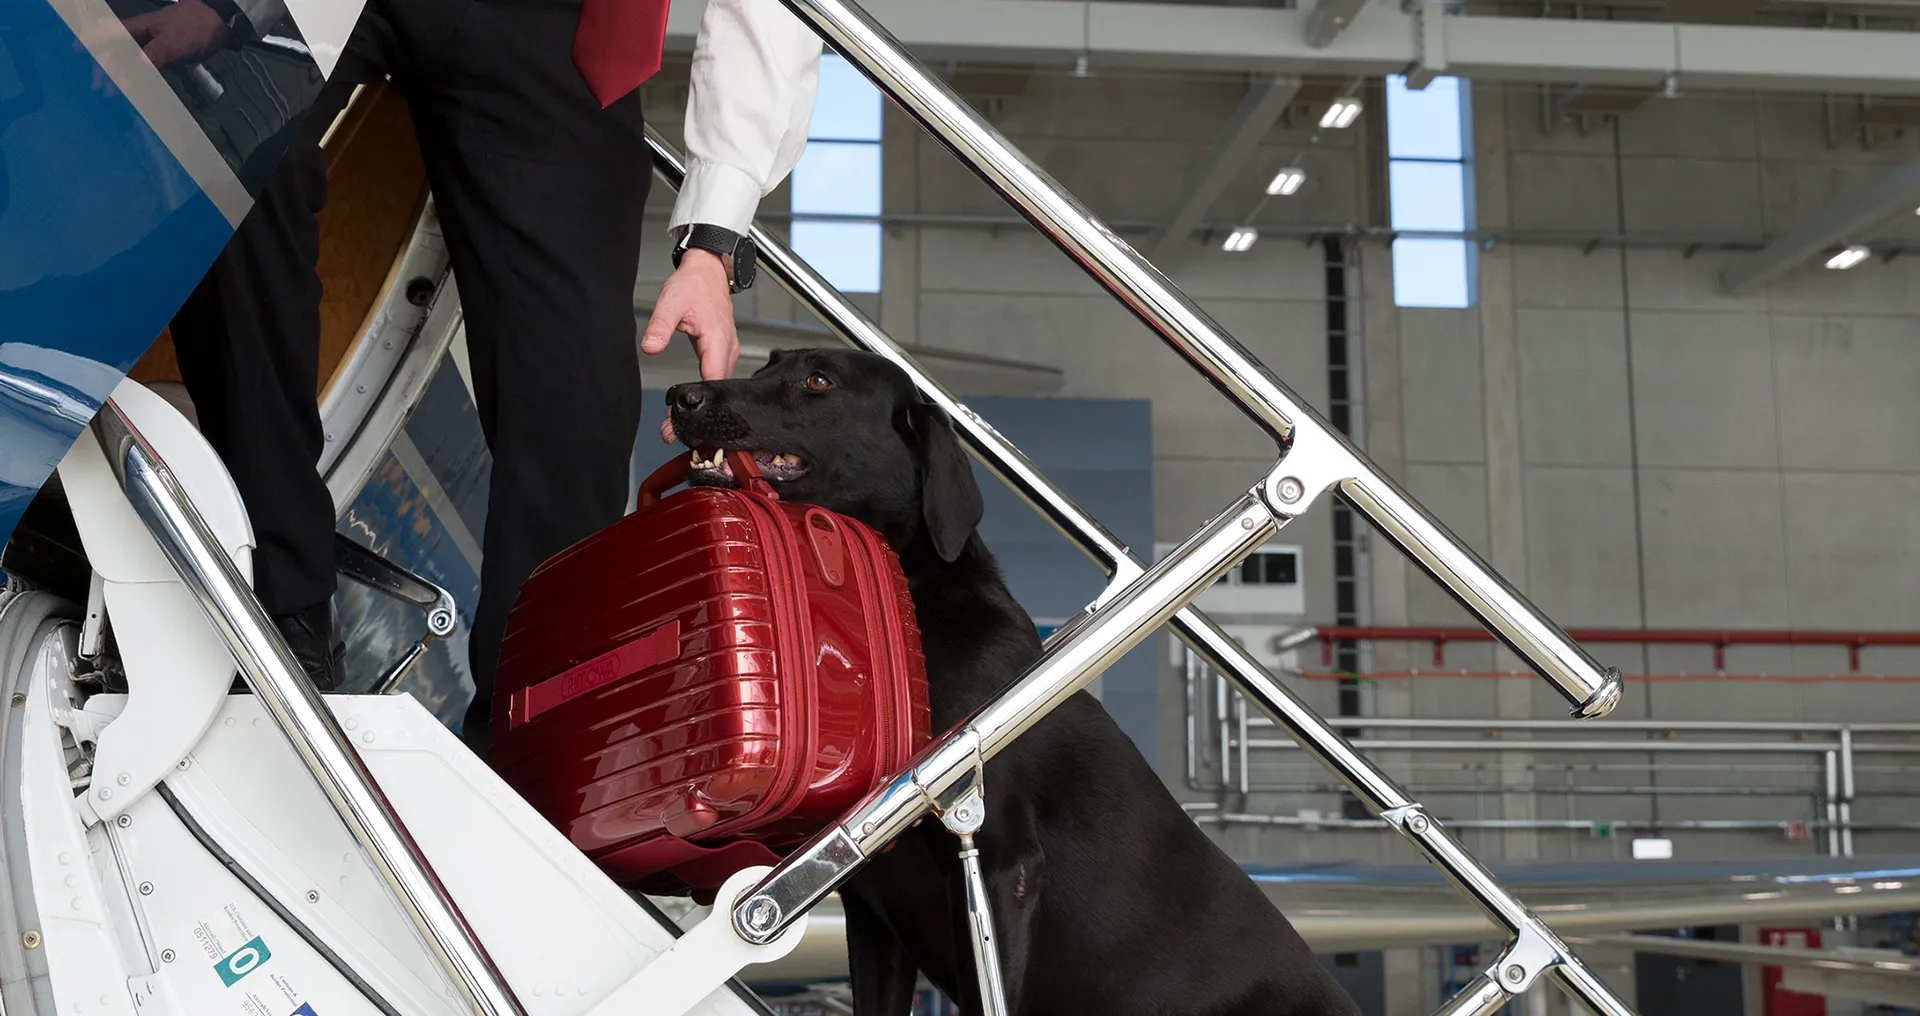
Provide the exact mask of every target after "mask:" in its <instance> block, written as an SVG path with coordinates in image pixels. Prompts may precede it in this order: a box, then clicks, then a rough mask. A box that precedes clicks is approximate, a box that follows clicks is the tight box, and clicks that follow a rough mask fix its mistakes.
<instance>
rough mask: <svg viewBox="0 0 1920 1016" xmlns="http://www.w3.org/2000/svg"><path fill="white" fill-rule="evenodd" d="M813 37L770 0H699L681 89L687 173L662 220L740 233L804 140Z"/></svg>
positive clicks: (816, 44)
mask: <svg viewBox="0 0 1920 1016" xmlns="http://www.w3.org/2000/svg"><path fill="white" fill-rule="evenodd" d="M819 89H820V37H819V36H817V35H815V34H813V32H812V31H811V30H810V29H808V28H807V27H806V26H805V25H803V24H801V23H800V19H799V18H796V17H794V15H793V12H791V11H789V10H787V8H786V5H784V4H782V3H781V2H780V0H707V9H706V13H705V14H703V15H702V16H701V18H700V35H699V37H698V39H697V41H695V43H694V47H693V79H692V85H691V87H690V89H689V94H688V97H687V131H686V137H687V179H686V183H685V184H684V185H683V186H682V187H681V188H680V198H679V200H678V201H677V202H675V203H674V206H673V217H672V218H671V219H670V220H669V221H668V225H669V226H670V227H671V228H672V229H674V230H675V231H676V232H677V231H678V230H679V228H680V227H682V226H686V225H690V224H696V223H697V224H705V225H714V226H723V227H725V228H727V229H730V230H733V231H734V232H736V233H739V234H742V235H745V234H746V232H747V226H748V225H749V224H750V223H751V222H752V221H753V213H754V211H755V210H756V209H757V208H758V207H759V206H760V199H761V198H764V197H766V196H767V195H768V194H769V193H770V192H772V190H773V189H774V188H775V187H778V186H779V185H780V181H782V180H784V179H786V177H787V174H788V173H790V172H792V171H793V167H794V164H795V163H797V162H799V161H800V153H801V152H803V151H805V150H806V147H807V126H808V124H809V123H810V122H811V121H812V119H813V103H814V98H815V96H816V95H817V94H818V92H819Z"/></svg>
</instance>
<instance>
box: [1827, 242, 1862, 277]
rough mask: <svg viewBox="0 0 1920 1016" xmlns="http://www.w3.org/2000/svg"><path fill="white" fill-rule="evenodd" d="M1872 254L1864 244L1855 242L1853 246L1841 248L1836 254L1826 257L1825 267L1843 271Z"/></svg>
mask: <svg viewBox="0 0 1920 1016" xmlns="http://www.w3.org/2000/svg"><path fill="white" fill-rule="evenodd" d="M1872 256H1873V252H1872V251H1870V250H1868V249H1867V248H1866V247H1865V246H1863V245H1861V244H1857V243H1856V244H1854V245H1853V246H1851V247H1848V248H1847V249H1846V250H1843V251H1841V252H1839V253H1838V254H1835V255H1834V256H1832V257H1830V258H1828V259H1827V267H1828V268H1831V269H1833V270H1834V271H1836V272H1844V271H1846V270H1847V269H1849V268H1852V267H1853V266H1855V265H1857V264H1859V263H1860V262H1862V261H1865V260H1866V259H1868V258H1870V257H1872Z"/></svg>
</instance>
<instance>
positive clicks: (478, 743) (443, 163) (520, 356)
mask: <svg viewBox="0 0 1920 1016" xmlns="http://www.w3.org/2000/svg"><path fill="white" fill-rule="evenodd" d="M578 18H579V0H485V2H480V0H370V2H369V3H368V5H367V8H366V12H365V14H363V15H362V19H361V23H360V25H359V27H358V29H357V30H356V31H355V33H354V36H353V40H352V41H351V42H350V43H349V45H348V49H347V52H346V54H345V55H343V56H342V58H341V61H340V64H339V65H338V67H337V68H336V71H335V73H334V76H333V79H332V81H331V83H330V86H329V87H330V88H331V89H338V88H340V87H342V86H349V85H351V84H352V83H354V82H361V81H373V80H377V79H378V78H379V77H380V76H381V75H383V74H387V75H391V77H392V80H393V83H394V84H395V85H396V86H397V87H398V88H399V89H400V91H401V92H402V94H404V95H405V97H406V99H407V103H408V106H409V108H410V110H411V112H412V115H413V121H414V126H415V130H416V131H417V133H418V136H419V142H420V148H421V153H422V155H423V156H424V158H425V162H426V167H427V178H428V183H429V186H430V187H431V189H432V191H433V196H434V201H435V204H436V207H437V209H438V212H439V216H440V221H441V227H442V229H443V231H444V233H445V235H446V239H447V244H448V250H449V253H450V255H451V259H452V264H453V272H454V280H455V282H456V284H457V286H458V289H459V293H460V301H461V305H462V308H463V310H464V312H465V315H466V333H467V346H468V353H469V360H470V363H471V366H472V369H473V383H474V395H475V398H476V401H477V403H478V408H479V414H480V424H481V428H482V429H483V430H484V431H485V434H486V439H487V443H488V445H489V447H490V448H491V450H492V453H493V474H492V480H491V487H490V491H489V501H488V506H487V525H486V534H485V538H484V541H483V544H484V546H483V551H484V554H485V560H484V562H483V564H482V566H481V577H480V581H481V595H480V602H479V604H478V605H477V606H476V608H475V618H474V625H473V631H472V633H471V638H470V642H469V645H470V659H471V664H472V673H473V679H474V685H475V695H474V701H473V704H472V706H471V707H469V709H468V711H467V715H466V719H465V723H464V726H463V731H462V732H463V735H464V736H465V738H466V739H467V741H468V743H469V744H471V745H473V746H474V747H475V748H476V749H482V750H483V749H484V748H485V745H486V735H487V724H488V718H489V715H490V711H491V705H492V698H493V676H494V670H495V668H496V666H497V664H498V662H499V654H500V639H501V635H502V633H503V631H504V629H505V625H506V616H507V611H508V608H510V607H511V606H512V604H513V600H514V597H515V596H516V595H517V594H518V592H519V589H520V586H521V584H522V583H523V582H524V581H525V580H526V578H527V576H528V575H530V574H531V573H532V572H533V569H534V568H535V567H536V566H538V565H539V564H540V562H542V561H544V560H546V559H547V558H548V557H551V556H552V555H554V554H555V553H558V552H559V551H561V550H563V549H565V548H566V547H567V546H568V545H570V544H572V543H574V542H576V541H578V540H579V539H581V538H583V537H585V536H587V535H589V534H591V533H592V532H594V531H595V530H597V529H600V528H602V527H604V526H606V525H607V524H609V523H611V522H613V521H614V520H615V519H617V518H619V517H620V515H621V513H622V511H624V509H625V506H626V500H627V482H628V465H629V462H630V460H631V455H632V450H633V442H634V438H635V436H636V432H637V431H638V429H639V424H640V365H639V356H638V350H637V348H636V345H635V338H636V336H635V322H634V310H633V288H634V279H635V276H636V275H637V274H638V270H639V256H640V226H641V219H642V215H643V212H644V208H645V205H646V200H647V192H648V189H649V186H650V184H651V181H652V161H651V158H650V156H649V154H648V151H647V148H646V143H645V138H644V134H643V130H642V124H641V116H640V97H639V95H638V94H637V93H636V94H633V95H629V96H627V97H626V98H625V99H622V100H620V101H619V102H617V103H615V104H614V105H612V106H611V107H608V108H606V109H602V108H600V104H599V103H598V102H597V101H595V100H594V98H593V97H592V95H591V93H589V92H588V91H587V87H586V84H585V82H583V81H582V80H581V78H580V75H579V72H578V70H577V69H576V68H575V67H574V64H573V58H572V46H573V33H574V26H575V24H576V23H577V21H578ZM297 147H300V148H302V149H303V152H302V153H301V154H298V155H290V156H289V158H288V160H287V162H286V163H285V164H284V166H285V168H284V169H283V170H282V172H281V174H280V175H279V176H278V177H276V178H275V180H274V183H273V188H278V187H280V186H281V185H283V184H285V185H288V189H289V190H291V191H293V192H295V194H296V195H297V197H296V196H293V195H288V196H285V197H284V198H283V197H282V196H281V195H277V194H276V195H275V200H274V201H273V202H271V203H268V202H263V203H262V205H261V206H260V207H257V208H256V209H255V212H256V214H258V213H259V212H260V211H261V209H262V208H269V207H270V208H272V209H278V211H269V212H268V213H267V216H266V218H268V219H277V217H278V216H280V215H281V214H285V215H286V216H287V217H288V218H290V219H293V220H298V222H297V228H292V229H286V230H283V231H286V232H289V233H300V232H301V230H305V229H307V228H310V227H311V223H312V214H313V212H314V211H317V210H318V208H319V207H320V200H319V199H317V198H315V197H314V194H315V190H314V182H313V179H312V175H311V174H310V173H305V172H303V171H302V170H301V168H300V167H301V166H302V165H304V163H303V162H302V161H300V160H302V159H304V158H306V157H307V155H306V153H305V151H304V150H305V149H306V148H308V147H312V151H313V153H315V154H317V151H318V149H317V146H307V145H304V144H303V145H301V146H297ZM321 186H322V187H324V181H322V182H321ZM273 188H270V190H271V189H273ZM283 206H284V207H283ZM252 220H253V216H249V218H248V226H251V225H252ZM276 231H282V230H281V227H279V226H278V225H277V224H276V225H274V226H272V227H263V228H262V229H261V230H258V231H256V230H251V229H247V228H243V230H242V232H241V233H239V234H236V236H235V239H234V242H233V244H231V245H230V246H229V247H228V248H227V250H226V251H225V252H224V253H223V254H222V255H221V258H220V263H219V264H217V265H216V266H215V268H214V270H213V273H212V275H211V276H210V279H212V280H213V281H214V282H215V283H216V284H217V283H218V281H219V279H221V278H224V277H225V276H224V275H223V273H229V274H231V273H254V274H256V275H257V276H259V277H262V278H263V279H264V278H268V277H270V278H271V279H273V280H276V281H275V282H274V283H272V284H267V283H264V282H263V284H261V285H259V286H257V287H254V288H252V289H248V290H243V291H232V290H229V289H228V288H227V287H222V288H221V290H220V292H219V294H218V296H219V297H220V305H221V306H222V307H223V308H225V307H226V306H227V305H228V304H229V302H230V300H229V297H230V296H231V298H232V299H231V302H234V303H239V304H241V305H243V306H246V307H249V308H251V309H249V310H242V311H233V310H226V311H224V316H225V319H226V320H228V321H230V322H231V321H233V320H235V319H236V318H237V319H239V320H240V323H241V324H242V325H243V326H244V327H243V328H233V327H228V328H225V329H217V328H216V329H209V330H208V331H210V332H215V333H221V334H220V335H219V337H217V338H215V339H213V340H211V344H212V345H213V346H215V347H216V348H215V355H217V356H221V357H225V358H226V362H228V363H230V364H232V365H233V366H232V367H231V369H230V370H229V371H227V372H225V373H223V374H221V375H220V376H218V377H213V376H212V375H213V373H214V372H213V371H208V370H205V369H204V368H206V367H207V366H208V365H207V363H206V362H205V361H201V362H200V363H198V364H197V366H199V367H201V368H203V369H201V370H197V371H194V372H195V373H197V374H199V375H200V377H199V379H198V380H197V381H195V382H191V384H192V385H193V388H194V392H193V394H194V398H195V401H196V403H198V402H199V399H200V390H202V389H208V388H209V385H210V384H211V386H212V387H213V388H217V389H218V390H219V393H218V394H215V395H214V396H213V398H214V401H216V402H219V400H220V399H222V398H225V399H227V400H228V402H226V403H224V404H225V405H229V406H232V405H240V406H243V407H245V408H243V409H242V410H241V411H239V412H238V413H237V414H236V415H237V417H242V419H236V421H235V425H234V426H233V428H232V432H231V433H230V434H229V435H228V436H227V437H219V436H216V437H215V438H214V440H215V444H216V447H218V448H219V450H220V452H221V455H222V457H223V458H225V459H226V460H227V462H228V465H229V468H230V469H232V470H233V472H234V473H235V475H236V477H238V476H241V475H247V474H250V473H252V472H256V471H257V472H258V473H259V475H260V476H261V479H260V481H259V482H257V483H252V484H247V483H243V485H242V488H241V492H242V495H243V496H244V497H245V498H246V499H247V505H248V508H249V511H250V513H251V514H252V515H253V517H254V524H255V526H256V528H258V529H260V530H261V531H262V532H263V534H264V533H265V532H266V531H268V530H275V531H276V532H275V535H273V536H271V537H269V536H265V535H263V536H262V538H261V540H260V542H261V544H262V553H261V557H262V558H263V561H262V565H263V568H264V570H266V571H273V572H283V573H285V574H288V575H290V576H299V577H302V578H303V579H305V578H313V577H315V576H317V575H319V574H320V573H321V572H324V573H326V574H327V575H328V576H329V578H328V579H326V580H325V581H314V582H309V583H307V584H305V585H299V584H297V583H296V586H297V588H298V591H299V594H300V595H312V594H319V595H321V596H324V595H326V594H327V593H329V592H330V591H331V589H332V585H331V578H330V576H331V572H332V560H333V557H332V545H331V543H330V542H329V541H331V539H332V510H331V505H330V504H327V503H324V498H325V497H326V492H325V490H324V488H322V487H320V486H318V484H317V482H315V481H312V480H311V479H310V478H309V476H308V474H311V473H312V472H313V469H312V463H313V462H314V461H315V459H316V458H317V455H318V450H319V444H318V441H319V440H320V430H319V421H318V414H317V412H316V409H315V402H314V399H313V377H314V372H315V369H316V368H315V367H314V366H313V359H314V357H315V356H316V355H317V354H316V352H315V349H316V339H317V320H318V318H317V314H318V296H317V283H315V286H314V292H313V293H308V292H307V291H306V290H305V289H304V288H303V287H304V286H305V284H306V280H307V279H308V278H310V277H311V276H312V274H313V265H314V260H313V254H311V253H309V252H311V251H317V249H318V244H317V232H315V233H314V236H315V237H316V242H315V243H314V244H311V245H308V246H305V247H302V246H301V245H299V244H297V243H279V242H274V238H273V236H271V235H269V236H268V237H266V238H262V237H260V236H258V235H256V233H269V234H273V233H275V232H276ZM301 236H304V233H301ZM248 266H250V267H248ZM276 285H283V286H285V287H286V288H284V289H279V290H277V291H276V289H275V287H276ZM289 295H291V297H292V298H291V299H289V298H288V297H289ZM276 297H278V298H279V299H280V300H281V301H282V302H283V303H284V306H282V307H280V308H278V309H275V308H268V307H262V306H259V305H260V304H262V303H272V302H274V301H275V298H276ZM309 297H311V299H309ZM309 308H311V309H309ZM284 317H298V318H299V319H300V321H301V324H300V325H299V326H298V327H287V326H286V322H285V321H283V320H281V318H284ZM307 320H312V321H314V322H315V324H314V325H313V326H311V327H309V326H307V325H306V324H305V322H306V321H307ZM177 340H178V336H176V341H177ZM249 344H252V345H256V346H259V347H263V348H264V349H266V350H268V351H269V352H265V353H253V354H248V355H244V356H243V355H237V354H238V353H239V347H241V346H244V345H249ZM188 359H189V357H187V356H185V355H183V357H182V368H183V370H188V369H190V368H187V365H186V361H187V360H188ZM193 359H196V360H198V359H199V358H198V357H193ZM296 361H297V362H296ZM248 363H251V364H252V365H251V366H248V365H247V364H248ZM301 370H305V372H306V373H305V374H303V375H300V376H298V377H295V376H294V375H295V374H296V373H298V372H299V371H301ZM236 375H243V376H236ZM303 383H304V388H302V384H303ZM246 387H251V388H253V389H255V390H256V391H257V392H260V393H262V394H261V395H260V397H259V398H258V399H246V400H234V399H233V398H232V395H233V393H234V392H235V391H236V390H238V389H240V388H246ZM256 402H258V403H272V405H271V406H266V405H261V406H259V407H257V408H256V407H255V403H256ZM249 414H253V415H251V416H249ZM296 416H297V417H299V418H300V419H299V421H298V422H297V423H294V424H289V423H288V421H289V420H290V419H292V418H293V417H296ZM249 426H253V427H260V428H273V429H277V430H279V432H280V433H283V434H284V433H289V432H296V431H297V432H298V433H299V434H300V435H311V440H312V442H313V443H312V451H313V454H312V455H309V454H308V452H307V448H306V447H305V446H302V447H301V448H299V449H298V452H299V455H298V457H297V458H295V457H294V456H293V454H292V452H293V451H294V449H290V448H289V447H288V446H287V445H286V444H285V443H278V442H272V441H267V440H256V441H249V439H248V438H247V436H246V435H244V434H241V433H239V432H241V431H246V430H248V428H249ZM255 433H258V432H257V431H256V432H255ZM300 439H301V440H307V438H306V437H302V438H300ZM236 459H241V460H245V461H244V462H243V463H241V464H238V465H236V462H235V460H236ZM266 460H273V461H274V462H277V463H278V464H277V465H275V464H272V463H270V462H268V461H266ZM275 471H277V473H278V475H272V474H274V473H275ZM295 472H299V473H301V474H302V475H301V476H300V477H299V478H298V480H297V481H296V480H295V479H294V478H293V477H292V476H291V475H290V474H292V473H295ZM295 502H298V503H297V504H296V503H295ZM316 505H318V506H319V508H320V511H323V512H324V515H325V517H324V518H320V517H319V515H317V514H316V511H315V506H316ZM316 520H317V521H316ZM269 548H271V551H269ZM323 548H324V551H323ZM323 556H324V561H322V557H323ZM310 602H312V601H310ZM276 606H285V607H289V608H291V607H297V606H299V604H293V603H285V604H276ZM269 609H273V608H272V607H270V608H269Z"/></svg>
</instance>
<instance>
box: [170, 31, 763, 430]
mask: <svg viewBox="0 0 1920 1016" xmlns="http://www.w3.org/2000/svg"><path fill="white" fill-rule="evenodd" d="M181 2H182V3H187V2H189V0H181ZM676 331H680V332H685V333H686V334H687V336H688V337H689V338H691V339H692V340H693V348H694V349H695V350H697V351H698V352H699V354H700V378H701V380H703V381H719V380H721V379H723V378H726V377H728V376H730V375H732V373H733V365H734V363H735V362H736V361H738V360H739V359H740V337H739V336H738V335H737V334H735V332H734V330H733V299H732V297H731V296H730V295H729V293H728V287H727V268H726V266H725V265H724V264H722V263H721V261H720V256H719V255H718V254H715V253H713V252H711V251H705V250H701V249H699V248H697V247H696V248H692V249H689V250H687V251H686V252H685V253H683V254H682V255H681V256H680V267H679V268H676V269H674V272H673V274H672V275H671V276H669V277H668V278H667V282H666V284H665V285H663V286H661V287H660V299H658V300H656V301H654V304H653V320H651V321H648V322H647V331H646V334H645V336H644V337H643V338H641V340H640V351H641V352H643V353H646V354H647V355H648V356H652V355H654V354H656V353H659V352H661V351H662V350H664V349H666V348H667V344H668V343H670V342H672V341H673V333H674V332H676ZM660 440H662V441H669V442H670V441H672V440H673V420H672V418H668V420H667V422H666V423H664V424H662V425H661V427H660Z"/></svg>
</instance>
